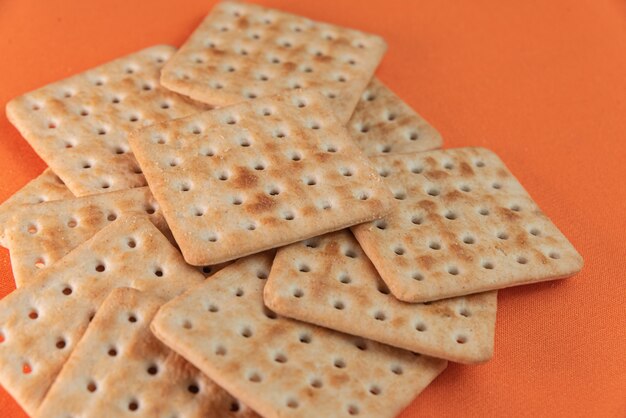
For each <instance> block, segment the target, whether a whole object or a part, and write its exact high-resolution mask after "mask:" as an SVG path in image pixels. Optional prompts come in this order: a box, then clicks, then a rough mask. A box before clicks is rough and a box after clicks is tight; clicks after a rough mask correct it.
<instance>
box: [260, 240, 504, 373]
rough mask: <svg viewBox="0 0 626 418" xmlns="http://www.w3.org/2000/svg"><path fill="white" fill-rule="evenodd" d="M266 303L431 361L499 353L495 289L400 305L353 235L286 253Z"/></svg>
mask: <svg viewBox="0 0 626 418" xmlns="http://www.w3.org/2000/svg"><path fill="white" fill-rule="evenodd" d="M264 300H265V304H266V306H267V307H269V308H270V309H272V310H273V311H274V312H276V313H278V314H280V315H284V316H287V317H290V318H294V319H297V320H300V321H304V322H310V323H313V324H317V325H320V326H323V327H326V328H330V329H334V330H337V331H342V332H345V333H348V334H352V335H356V336H359V337H364V338H369V339H371V340H374V341H378V342H381V343H384V344H388V345H391V346H394V347H400V348H404V349H406V350H409V351H413V352H418V353H421V354H426V355H429V356H433V357H438V358H443V359H446V360H451V361H456V362H461V363H479V362H484V361H487V360H489V359H490V358H491V356H492V355H493V344H494V333H495V325H496V307H497V292H488V293H483V294H477V295H471V296H466V297H460V298H453V299H446V300H441V301H437V302H433V303H428V304H421V303H418V304H409V303H405V302H401V301H399V300H397V299H396V298H395V297H393V296H392V295H391V294H390V292H389V289H388V288H387V286H386V285H385V283H384V282H383V281H382V279H381V278H380V276H379V275H378V272H377V271H376V269H375V268H374V266H373V265H372V263H371V261H370V260H369V259H368V258H367V256H366V255H365V253H364V252H363V250H362V249H361V247H359V244H358V243H357V241H356V240H355V239H354V237H353V236H352V234H351V233H350V231H349V230H342V231H338V232H333V233H331V234H327V235H324V236H322V237H316V238H312V239H309V240H306V241H302V242H298V243H295V244H292V245H290V246H287V247H283V248H280V249H279V250H278V252H277V254H276V259H275V260H274V264H273V265H272V271H271V273H270V276H269V279H268V282H267V285H266V286H265V289H264Z"/></svg>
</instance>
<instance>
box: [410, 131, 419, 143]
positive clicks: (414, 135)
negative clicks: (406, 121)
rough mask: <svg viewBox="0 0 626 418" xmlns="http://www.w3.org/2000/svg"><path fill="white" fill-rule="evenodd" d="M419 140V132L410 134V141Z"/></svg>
mask: <svg viewBox="0 0 626 418" xmlns="http://www.w3.org/2000/svg"><path fill="white" fill-rule="evenodd" d="M418 139H419V135H418V134H417V132H410V133H409V140H410V141H417V140H418Z"/></svg>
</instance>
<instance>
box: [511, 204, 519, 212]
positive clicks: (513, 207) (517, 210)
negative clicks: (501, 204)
mask: <svg viewBox="0 0 626 418" xmlns="http://www.w3.org/2000/svg"><path fill="white" fill-rule="evenodd" d="M509 209H511V210H512V211H513V212H519V211H521V210H522V208H521V207H520V206H519V205H511V207H510V208H509Z"/></svg>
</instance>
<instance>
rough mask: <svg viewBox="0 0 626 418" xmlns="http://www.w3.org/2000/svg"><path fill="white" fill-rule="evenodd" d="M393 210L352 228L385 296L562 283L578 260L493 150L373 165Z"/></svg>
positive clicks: (432, 296) (414, 297)
mask: <svg viewBox="0 0 626 418" xmlns="http://www.w3.org/2000/svg"><path fill="white" fill-rule="evenodd" d="M372 161H373V163H374V164H375V165H376V167H377V169H378V172H379V174H380V176H381V177H383V178H384V179H385V180H386V182H387V184H388V185H389V186H390V187H391V190H392V192H393V193H394V196H395V198H396V199H397V202H398V205H397V206H396V207H395V208H394V209H393V210H392V211H391V212H390V214H388V215H387V216H385V217H384V218H383V219H380V220H377V221H376V222H370V223H365V224H363V225H359V226H356V227H354V228H353V229H352V231H353V232H354V235H355V236H356V238H357V240H358V241H359V244H360V245H361V247H363V250H364V251H365V253H366V254H367V256H368V257H369V258H370V259H371V260H372V263H373V264H374V266H375V267H376V270H378V272H379V273H380V275H381V277H382V279H383V280H384V281H385V283H386V284H387V286H388V287H389V289H390V290H391V293H393V295H394V296H396V297H397V298H398V299H400V300H403V301H406V302H424V301H429V300H437V299H443V298H449V297H454V296H461V295H467V294H470V293H476V292H484V291H487V290H494V289H501V288H504V287H509V286H515V285H521V284H527V283H534V282H540V281H544V280H553V279H561V278H565V277H568V276H571V275H573V274H575V273H576V272H578V271H579V270H580V269H581V268H582V265H583V260H582V257H581V256H580V254H578V252H576V250H575V249H574V247H573V246H572V244H571V243H570V242H569V241H568V240H567V238H566V237H565V236H563V234H562V233H561V232H560V231H559V230H558V229H557V227H556V226H555V225H554V224H553V223H552V222H551V221H550V219H548V217H547V216H546V215H545V214H544V213H543V212H542V211H541V210H540V209H539V207H538V206H537V204H536V203H535V202H534V201H533V200H532V198H531V197H530V196H529V194H528V193H527V192H526V190H524V188H523V187H522V186H521V185H520V183H519V182H518V181H517V179H516V178H515V177H514V176H513V174H511V172H510V171H509V170H508V168H507V167H506V166H505V165H504V163H503V162H502V161H501V160H500V159H499V158H498V156H496V155H495V154H494V153H493V152H491V151H489V150H486V149H484V148H457V149H448V150H442V151H428V152H424V153H416V154H404V155H393V156H386V157H377V158H373V159H372Z"/></svg>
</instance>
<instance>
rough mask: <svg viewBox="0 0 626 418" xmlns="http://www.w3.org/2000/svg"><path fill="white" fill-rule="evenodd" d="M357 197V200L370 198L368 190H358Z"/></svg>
mask: <svg viewBox="0 0 626 418" xmlns="http://www.w3.org/2000/svg"><path fill="white" fill-rule="evenodd" d="M358 198H359V200H367V199H369V198H370V194H369V193H368V192H360V193H359V194H358Z"/></svg>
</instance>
